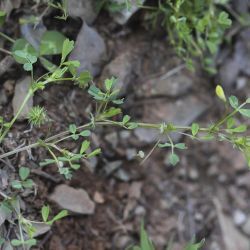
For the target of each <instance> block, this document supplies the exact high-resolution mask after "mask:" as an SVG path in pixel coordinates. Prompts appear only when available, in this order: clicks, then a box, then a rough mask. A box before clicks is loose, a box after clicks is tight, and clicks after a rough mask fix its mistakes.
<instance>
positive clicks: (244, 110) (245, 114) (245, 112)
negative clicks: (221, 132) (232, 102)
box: [239, 109, 250, 118]
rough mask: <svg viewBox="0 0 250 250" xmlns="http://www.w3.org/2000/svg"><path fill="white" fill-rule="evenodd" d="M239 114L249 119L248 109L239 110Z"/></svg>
mask: <svg viewBox="0 0 250 250" xmlns="http://www.w3.org/2000/svg"><path fill="white" fill-rule="evenodd" d="M239 112H240V113H241V114H242V115H243V116H246V117H248V118H250V109H240V110H239Z"/></svg>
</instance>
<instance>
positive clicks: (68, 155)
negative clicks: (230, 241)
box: [0, 31, 250, 250]
mask: <svg viewBox="0 0 250 250" xmlns="http://www.w3.org/2000/svg"><path fill="white" fill-rule="evenodd" d="M0 35H1V36H2V37H4V38H5V39H7V40H8V41H9V42H11V43H13V47H12V51H11V52H9V53H10V54H11V55H13V57H14V58H15V60H16V62H17V63H19V64H21V65H22V66H23V69H24V70H25V71H27V72H30V75H31V79H32V82H31V87H30V89H29V91H28V93H27V95H26V97H25V98H24V100H23V103H22V105H21V106H20V108H19V111H18V112H17V114H16V115H15V116H14V117H13V118H12V119H11V120H10V121H6V120H5V119H4V118H3V117H0V143H2V142H3V141H4V140H5V138H6V136H7V135H8V133H9V131H10V130H11V129H12V127H13V125H14V124H15V122H16V120H17V118H18V117H19V115H20V114H21V112H22V110H23V108H24V107H25V104H26V103H27V102H28V100H29V98H31V96H33V95H34V94H36V93H37V92H38V91H43V90H44V89H45V88H47V87H48V86H50V85H51V84H56V83H60V82H64V81H67V82H72V83H74V84H75V85H77V86H78V87H79V88H81V89H87V92H88V94H89V95H90V96H91V97H92V99H93V102H95V104H96V110H94V109H93V110H92V113H90V116H89V122H88V123H86V124H82V125H80V126H77V125H75V124H71V125H70V126H69V128H68V129H67V130H65V131H64V132H61V133H59V134H55V135H53V136H51V137H49V138H45V139H40V140H38V141H37V142H35V143H33V144H30V145H25V146H23V147H20V148H17V149H14V150H12V151H10V152H7V153H4V154H1V155H0V159H4V158H6V157H9V156H11V155H14V154H16V153H18V152H21V151H24V150H28V149H33V148H37V147H43V148H44V149H45V150H47V152H48V155H49V158H48V159H44V160H43V161H42V162H40V166H45V165H50V164H53V165H54V164H55V165H56V166H57V168H58V172H59V173H60V174H62V175H64V176H65V178H67V179H70V178H71V176H72V174H73V172H74V171H76V170H77V169H79V168H80V160H81V159H86V160H88V159H90V158H91V157H94V156H96V155H98V154H100V153H101V149H100V148H94V149H93V147H92V145H91V139H90V135H91V133H94V132H95V128H96V127H99V126H110V127H111V126H113V127H117V128H121V129H126V130H134V129H136V128H147V129H154V130H156V131H158V133H159V135H160V136H162V139H160V140H159V141H158V142H157V143H156V144H155V145H154V147H153V149H156V148H157V147H158V148H161V149H162V148H163V149H168V148H169V149H170V155H169V163H170V164H172V165H176V164H177V163H178V161H179V156H178V150H184V149H186V146H185V144H184V143H177V144H175V143H174V142H173V140H172V139H171V134H172V133H180V134H182V135H183V134H184V135H185V136H187V137H189V138H191V139H193V140H198V141H207V140H218V141H227V142H229V143H231V144H232V145H233V147H235V148H237V149H239V150H240V151H242V152H243V153H244V155H245V157H246V160H247V162H248V164H249V165H250V137H249V136H248V135H247V134H246V132H247V126H246V125H245V124H244V123H239V121H238V120H237V115H241V116H243V117H246V118H250V109H249V108H248V104H249V103H250V99H247V100H246V101H245V102H243V103H240V102H239V100H238V99H237V97H235V96H231V97H229V98H227V97H226V96H225V94H224V91H223V89H222V87H221V86H217V88H216V94H217V96H218V97H219V99H220V100H221V101H222V103H223V104H224V105H225V115H224V117H223V118H222V119H219V120H218V121H216V122H215V123H213V124H211V125H209V126H208V127H201V126H200V125H199V124H197V123H193V124H192V125H191V126H181V125H179V124H178V125H176V124H172V123H167V124H166V123H164V122H163V123H161V122H160V123H156V124H153V123H142V122H138V121H134V120H133V119H132V118H131V117H130V116H129V115H127V114H123V112H122V109H121V105H122V104H123V102H124V99H121V98H120V97H119V89H117V86H116V79H115V78H113V77H112V78H110V79H107V80H105V82H104V83H103V85H102V86H99V87H97V86H96V85H95V84H94V82H93V81H92V77H91V75H90V73H89V72H81V73H80V74H77V69H78V68H79V66H80V63H79V62H78V61H70V60H67V57H68V55H69V54H70V52H71V51H72V50H73V48H74V41H70V40H69V39H67V38H65V37H64V36H63V35H62V34H60V33H58V32H55V31H48V32H47V33H45V34H44V36H43V38H42V41H41V45H40V47H39V49H38V50H36V49H34V48H33V47H32V46H31V45H30V44H29V43H28V42H27V41H25V40H24V39H18V40H17V41H14V40H13V39H12V38H10V37H8V36H6V35H5V34H3V33H1V32H0ZM54 54H57V55H58V54H60V55H61V60H60V62H59V63H58V65H55V64H52V63H51V62H49V61H48V60H47V59H46V58H45V56H47V55H54ZM39 62H40V63H41V64H42V65H44V66H45V68H47V69H48V72H47V73H45V74H44V75H41V76H36V74H35V68H36V65H37V64H38V63H39ZM28 119H29V122H30V123H31V124H32V125H33V126H38V127H39V126H40V125H41V124H43V123H45V122H47V121H48V119H49V118H48V117H47V114H46V111H45V109H44V108H43V107H39V106H36V107H34V108H33V109H32V110H31V111H30V114H29V115H28ZM183 131H185V133H183ZM165 136H166V137H167V139H164V138H165ZM66 140H72V141H73V142H75V143H76V144H77V145H79V147H78V151H74V152H71V151H70V150H69V149H67V148H64V147H63V146H62V144H61V142H63V141H66ZM152 152H153V150H151V151H150V153H149V154H148V155H146V156H145V155H144V153H143V152H142V151H139V153H138V156H139V157H140V158H144V160H143V161H145V159H147V158H148V156H149V155H150V154H151V153H152ZM11 186H12V189H11V191H9V192H8V193H5V192H3V191H0V196H1V197H2V199H3V201H2V202H1V204H0V214H1V216H2V218H3V220H2V221H3V222H8V223H11V224H12V225H13V228H14V230H13V232H14V233H15V235H16V238H12V239H11V240H12V241H11V243H12V245H13V246H21V247H22V248H23V249H29V248H30V247H31V246H32V245H34V244H36V240H35V239H34V233H35V228H34V226H33V223H34V221H31V220H29V219H27V218H25V217H24V215H23V211H22V209H21V208H20V193H22V192H23V190H25V189H31V188H33V187H35V183H34V182H33V181H32V179H31V178H30V169H29V166H26V167H21V168H20V169H19V176H18V177H17V179H16V180H14V181H13V182H12V184H11ZM13 190H14V191H13ZM12 191H13V192H12ZM41 213H42V218H43V222H42V223H45V224H47V225H51V224H52V223H53V222H55V221H56V220H58V219H61V218H63V217H64V216H66V215H67V212H66V211H62V212H60V213H59V214H58V215H56V216H55V217H53V218H52V219H49V214H50V209H49V207H48V206H44V207H43V208H42V211H41ZM0 226H1V225H0ZM5 237H6V236H5V235H3V236H1V240H0V243H2V242H4V241H8V240H9V239H8V238H5ZM141 238H142V242H141V249H142V250H148V249H150V247H151V249H152V247H153V245H152V243H151V241H150V240H149V239H148V236H147V234H146V232H145V230H144V229H141ZM144 246H145V247H147V248H145V249H144ZM191 246H192V247H193V248H191V247H190V248H187V249H189V250H190V249H198V247H199V245H191ZM195 247H196V248H195ZM134 249H140V248H139V247H137V248H136V247H135V248H134Z"/></svg>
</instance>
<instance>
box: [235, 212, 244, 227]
mask: <svg viewBox="0 0 250 250" xmlns="http://www.w3.org/2000/svg"><path fill="white" fill-rule="evenodd" d="M246 219H247V216H246V214H245V213H244V212H243V211H241V210H239V209H237V210H235V211H234V213H233V220H234V224H235V225H236V226H241V225H242V224H244V223H245V222H246Z"/></svg>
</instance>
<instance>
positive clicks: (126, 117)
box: [122, 115, 131, 125]
mask: <svg viewBox="0 0 250 250" xmlns="http://www.w3.org/2000/svg"><path fill="white" fill-rule="evenodd" d="M130 119H131V117H130V116H129V115H125V116H124V117H123V119H122V124H124V125H126V124H127V123H128V122H129V121H130Z"/></svg>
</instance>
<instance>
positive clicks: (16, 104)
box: [12, 76, 33, 121]
mask: <svg viewBox="0 0 250 250" xmlns="http://www.w3.org/2000/svg"><path fill="white" fill-rule="evenodd" d="M30 85H31V77H30V76H27V77H25V78H24V79H22V80H20V81H18V82H17V83H16V86H15V93H14V97H13V100H12V107H13V114H14V116H15V115H16V114H17V112H18V110H19V108H20V106H21V105H22V103H23V101H24V99H25V97H26V95H27V94H28V91H29V88H30ZM32 107H33V98H32V97H31V98H30V99H29V100H28V102H27V103H26V105H25V106H24V108H23V110H22V112H21V113H20V115H19V116H18V120H19V121H21V120H24V119H27V117H28V114H29V112H30V110H31V109H32Z"/></svg>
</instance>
